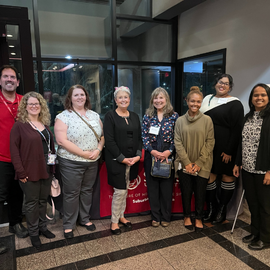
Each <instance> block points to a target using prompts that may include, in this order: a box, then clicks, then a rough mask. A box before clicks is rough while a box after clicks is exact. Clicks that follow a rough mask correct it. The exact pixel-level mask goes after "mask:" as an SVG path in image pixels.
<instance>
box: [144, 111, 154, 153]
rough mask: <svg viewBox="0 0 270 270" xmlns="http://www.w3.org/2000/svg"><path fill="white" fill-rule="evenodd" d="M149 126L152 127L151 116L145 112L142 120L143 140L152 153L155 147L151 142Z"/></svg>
mask: <svg viewBox="0 0 270 270" xmlns="http://www.w3.org/2000/svg"><path fill="white" fill-rule="evenodd" d="M149 128H150V117H149V116H148V115H146V114H145V115H144V117H143V120H142V141H143V146H144V149H145V150H148V151H149V152H150V153H151V151H152V150H153V148H152V146H151V143H150V137H149Z"/></svg>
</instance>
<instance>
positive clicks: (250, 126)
mask: <svg viewBox="0 0 270 270" xmlns="http://www.w3.org/2000/svg"><path fill="white" fill-rule="evenodd" d="M262 123H263V119H262V118H261V116H260V112H256V111H255V112H254V115H253V117H252V118H249V119H247V121H246V123H245V125H244V128H243V131H242V149H243V150H242V164H243V169H244V170H245V171H247V172H250V173H256V174H265V173H266V172H263V171H257V170H255V165H256V158H257V152H258V148H259V144H260V137H261V128H262Z"/></svg>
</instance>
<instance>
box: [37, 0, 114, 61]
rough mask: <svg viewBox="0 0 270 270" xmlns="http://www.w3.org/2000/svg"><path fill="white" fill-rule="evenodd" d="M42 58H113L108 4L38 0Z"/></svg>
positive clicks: (66, 0) (102, 2) (65, 0)
mask: <svg viewBox="0 0 270 270" xmlns="http://www.w3.org/2000/svg"><path fill="white" fill-rule="evenodd" d="M38 16H39V28H40V44H41V55H42V57H68V56H70V57H72V58H76V59H77V58H78V59H108V58H111V47H112V46H111V19H110V6H109V1H108V2H104V1H101V2H100V3H99V2H98V1H95V2H86V1H68V0H57V1H56V0H46V1H44V0H38Z"/></svg>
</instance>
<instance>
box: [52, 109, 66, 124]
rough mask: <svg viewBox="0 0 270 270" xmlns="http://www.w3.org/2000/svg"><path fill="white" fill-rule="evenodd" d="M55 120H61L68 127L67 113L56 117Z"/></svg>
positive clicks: (64, 112)
mask: <svg viewBox="0 0 270 270" xmlns="http://www.w3.org/2000/svg"><path fill="white" fill-rule="evenodd" d="M55 119H59V120H61V121H62V122H63V123H64V124H66V125H67V126H68V117H67V111H63V112H61V113H59V114H57V115H56V117H55Z"/></svg>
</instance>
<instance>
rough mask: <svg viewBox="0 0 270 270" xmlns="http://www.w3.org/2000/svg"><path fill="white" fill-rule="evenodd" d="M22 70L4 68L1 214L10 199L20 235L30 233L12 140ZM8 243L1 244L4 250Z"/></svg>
mask: <svg viewBox="0 0 270 270" xmlns="http://www.w3.org/2000/svg"><path fill="white" fill-rule="evenodd" d="M19 82H20V81H19V78H18V71H17V70H16V68H14V67H13V66H9V65H5V66H2V67H1V68H0V86H1V91H0V134H1V139H0V217H3V216H4V203H5V202H7V203H8V218H9V232H10V233H14V234H16V235H17V237H19V238H25V237H27V236H28V231H27V229H26V228H25V227H24V226H23V225H22V223H21V222H22V204H23V192H22V190H21V188H20V186H19V181H16V180H14V178H15V171H14V167H13V164H12V163H11V158H10V150H9V142H10V130H11V128H12V126H13V124H14V123H15V121H16V116H17V110H18V106H19V102H20V100H21V98H22V96H21V95H19V94H17V93H16V89H17V87H18V86H19ZM6 251H7V247H6V246H4V245H3V244H1V238H0V254H2V253H5V252H6Z"/></svg>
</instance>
